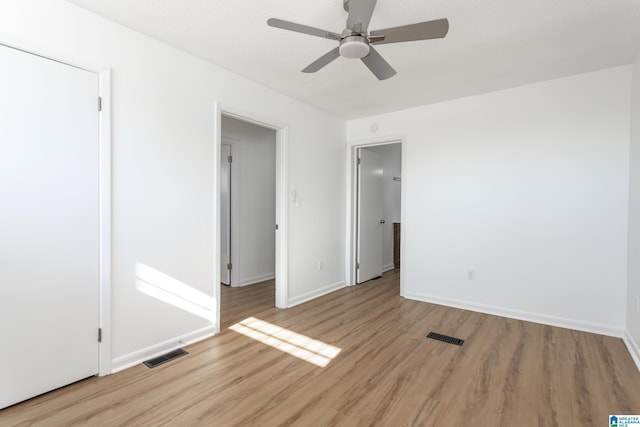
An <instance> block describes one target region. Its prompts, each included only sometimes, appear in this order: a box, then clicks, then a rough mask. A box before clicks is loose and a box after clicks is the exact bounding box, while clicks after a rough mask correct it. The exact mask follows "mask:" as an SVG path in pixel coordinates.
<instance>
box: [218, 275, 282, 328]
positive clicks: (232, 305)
mask: <svg viewBox="0 0 640 427" xmlns="http://www.w3.org/2000/svg"><path fill="white" fill-rule="evenodd" d="M275 306H276V281H275V280H266V281H264V282H260V283H256V284H255V285H249V286H242V287H240V288H233V287H231V286H225V285H221V286H220V330H224V329H227V328H228V327H229V326H231V325H233V324H234V323H237V322H239V321H241V320H243V319H246V318H247V317H249V316H256V315H260V314H262V312H263V311H265V310H269V309H271V308H273V307H275Z"/></svg>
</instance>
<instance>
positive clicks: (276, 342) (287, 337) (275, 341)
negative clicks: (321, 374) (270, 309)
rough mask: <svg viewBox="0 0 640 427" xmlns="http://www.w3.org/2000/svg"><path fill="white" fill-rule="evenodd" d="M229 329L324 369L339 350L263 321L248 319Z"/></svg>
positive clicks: (253, 318)
mask: <svg viewBox="0 0 640 427" xmlns="http://www.w3.org/2000/svg"><path fill="white" fill-rule="evenodd" d="M229 329H231V330H233V331H235V332H237V333H239V334H242V335H245V336H247V337H249V338H252V339H254V340H256V341H259V342H261V343H263V344H266V345H268V346H271V347H274V348H276V349H278V350H280V351H283V352H285V353H288V354H290V355H292V356H295V357H297V358H299V359H302V360H304V361H306V362H309V363H313V364H314V365H316V366H320V367H322V368H324V367H325V366H327V365H328V364H329V363H330V362H331V360H333V358H335V357H336V356H337V355H338V353H340V351H341V349H339V348H338V347H334V346H332V345H330V344H327V343H324V342H322V341H318V340H314V339H313V338H309V337H307V336H305V335H301V334H298V333H296V332H293V331H290V330H289V329H285V328H281V327H280V326H277V325H274V324H272V323H269V322H265V321H264V320H260V319H256V318H255V317H248V318H246V319H244V320H243V321H241V322H238V323H236V324H235V325H233V326H231V327H229Z"/></svg>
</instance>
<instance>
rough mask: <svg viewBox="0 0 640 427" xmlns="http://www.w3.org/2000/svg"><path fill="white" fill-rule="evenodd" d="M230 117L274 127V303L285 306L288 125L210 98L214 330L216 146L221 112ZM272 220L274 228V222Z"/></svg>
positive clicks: (219, 138)
mask: <svg viewBox="0 0 640 427" xmlns="http://www.w3.org/2000/svg"><path fill="white" fill-rule="evenodd" d="M223 115H224V116H227V117H231V118H234V119H237V120H241V121H243V122H247V123H251V124H254V125H258V126H261V127H264V128H267V129H272V130H274V131H276V224H277V225H278V230H277V231H275V233H276V248H275V252H276V285H275V288H276V298H275V300H276V307H277V308H287V307H288V305H289V292H288V290H289V288H288V275H287V272H288V271H289V270H288V259H289V257H288V253H289V252H288V239H287V231H288V228H289V227H288V206H287V197H286V195H287V191H288V190H287V189H288V147H289V126H288V125H286V124H284V123H281V122H279V121H277V120H274V119H272V118H268V117H263V116H261V115H260V114H255V113H253V112H247V111H246V110H243V109H239V108H236V107H234V106H231V105H227V104H224V103H220V102H219V101H214V128H215V139H214V147H213V157H214V158H213V161H214V163H213V164H214V171H213V180H214V182H213V184H214V189H215V196H214V245H215V246H214V247H215V248H216V256H217V257H216V262H214V263H213V264H214V272H213V280H214V297H215V299H216V306H217V309H216V325H215V327H216V332H220V259H219V258H220V257H219V255H220V182H219V179H220V163H219V162H220V152H221V151H220V150H221V146H222V116H223ZM276 224H274V228H275V225H276Z"/></svg>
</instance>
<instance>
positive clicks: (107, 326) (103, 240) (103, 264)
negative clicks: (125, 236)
mask: <svg viewBox="0 0 640 427" xmlns="http://www.w3.org/2000/svg"><path fill="white" fill-rule="evenodd" d="M98 76H99V93H98V95H99V96H100V97H101V98H102V111H101V112H100V115H99V132H100V308H99V320H98V323H99V327H100V328H102V343H101V344H100V348H99V356H98V375H101V376H102V375H107V374H109V373H111V165H112V162H111V70H109V69H107V70H103V71H101V72H100V73H99V74H98Z"/></svg>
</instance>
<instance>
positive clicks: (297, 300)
mask: <svg viewBox="0 0 640 427" xmlns="http://www.w3.org/2000/svg"><path fill="white" fill-rule="evenodd" d="M345 286H346V284H345V282H344V280H343V281H341V282H336V283H333V284H331V285H327V286H324V287H322V288H320V289H315V290H313V291H311V292H307V293H306V294H302V295H299V296H297V297H293V298H289V301H288V304H287V308H289V307H293V306H296V305H299V304H302V303H304V302H307V301H311V300H312V299H315V298H318V297H321V296H323V295H326V294H329V293H331V292H333V291H337V290H338V289H342V288H344V287H345Z"/></svg>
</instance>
